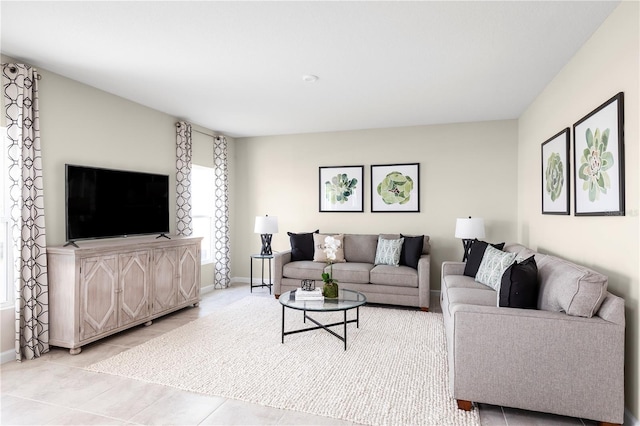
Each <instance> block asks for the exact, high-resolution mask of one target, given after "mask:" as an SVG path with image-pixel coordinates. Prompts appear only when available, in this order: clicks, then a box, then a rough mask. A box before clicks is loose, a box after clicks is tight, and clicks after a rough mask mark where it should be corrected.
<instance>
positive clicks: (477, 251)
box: [464, 239, 504, 278]
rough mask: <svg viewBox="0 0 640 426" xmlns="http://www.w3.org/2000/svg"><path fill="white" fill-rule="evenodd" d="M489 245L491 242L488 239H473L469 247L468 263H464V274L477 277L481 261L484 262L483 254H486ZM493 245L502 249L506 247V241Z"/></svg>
mask: <svg viewBox="0 0 640 426" xmlns="http://www.w3.org/2000/svg"><path fill="white" fill-rule="evenodd" d="M488 245H489V243H487V242H486V241H480V240H478V239H475V240H473V242H472V243H471V248H470V249H469V257H467V264H466V265H464V275H466V276H468V277H472V278H475V277H476V274H477V273H478V268H480V263H482V256H484V251H485V250H486V249H487V246H488ZM491 245H492V246H493V247H495V248H497V249H498V250H502V249H503V248H504V243H498V244H491Z"/></svg>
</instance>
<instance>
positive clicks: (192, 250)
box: [178, 245, 200, 303]
mask: <svg viewBox="0 0 640 426" xmlns="http://www.w3.org/2000/svg"><path fill="white" fill-rule="evenodd" d="M179 253H180V264H179V266H180V274H179V275H178V276H179V284H178V303H181V302H186V301H189V300H195V299H197V298H198V296H199V294H200V275H199V273H198V272H199V271H200V249H199V245H190V246H184V247H180V249H179Z"/></svg>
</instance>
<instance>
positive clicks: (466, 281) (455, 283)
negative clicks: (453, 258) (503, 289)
mask: <svg viewBox="0 0 640 426" xmlns="http://www.w3.org/2000/svg"><path fill="white" fill-rule="evenodd" d="M443 282H444V286H445V287H446V288H476V289H480V290H490V288H489V287H487V286H486V285H484V284H482V283H479V282H478V281H476V280H475V279H473V278H471V277H467V276H466V275H446V276H444V277H443ZM443 290H444V289H443Z"/></svg>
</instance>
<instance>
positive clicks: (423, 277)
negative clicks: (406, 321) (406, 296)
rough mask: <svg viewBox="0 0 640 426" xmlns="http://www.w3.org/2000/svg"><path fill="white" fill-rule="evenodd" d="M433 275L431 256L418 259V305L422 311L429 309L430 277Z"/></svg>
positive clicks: (426, 255) (427, 255) (424, 255)
mask: <svg viewBox="0 0 640 426" xmlns="http://www.w3.org/2000/svg"><path fill="white" fill-rule="evenodd" d="M430 274H431V255H429V254H423V255H422V256H420V259H418V303H419V304H420V308H421V309H422V310H428V309H429V303H430V300H431V284H430V281H429V276H430Z"/></svg>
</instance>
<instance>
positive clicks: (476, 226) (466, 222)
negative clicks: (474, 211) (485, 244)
mask: <svg viewBox="0 0 640 426" xmlns="http://www.w3.org/2000/svg"><path fill="white" fill-rule="evenodd" d="M456 238H462V239H463V240H472V239H474V238H484V220H483V219H481V218H479V217H469V218H458V219H456Z"/></svg>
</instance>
